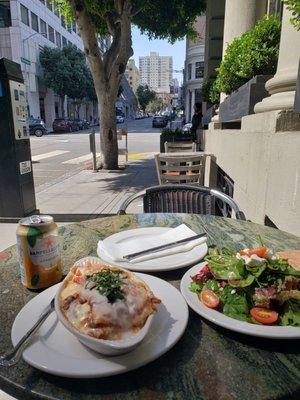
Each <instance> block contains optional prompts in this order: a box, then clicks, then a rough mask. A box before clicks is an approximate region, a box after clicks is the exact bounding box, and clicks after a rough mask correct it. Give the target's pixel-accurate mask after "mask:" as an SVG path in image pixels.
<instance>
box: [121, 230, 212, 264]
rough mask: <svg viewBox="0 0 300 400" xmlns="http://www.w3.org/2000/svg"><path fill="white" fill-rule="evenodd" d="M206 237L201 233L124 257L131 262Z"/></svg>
mask: <svg viewBox="0 0 300 400" xmlns="http://www.w3.org/2000/svg"><path fill="white" fill-rule="evenodd" d="M204 236H206V232H204V233H200V234H199V235H194V236H190V237H188V238H185V239H181V240H177V241H176V242H172V243H168V244H163V245H161V246H156V247H151V248H150V249H147V250H142V251H138V252H137V253H131V254H127V255H125V256H123V259H124V260H125V261H131V260H134V259H135V258H138V257H141V256H144V255H146V254H151V253H157V252H159V251H161V250H165V249H171V248H173V247H176V246H178V245H180V244H183V243H188V242H191V241H192V240H196V239H199V238H201V237H204Z"/></svg>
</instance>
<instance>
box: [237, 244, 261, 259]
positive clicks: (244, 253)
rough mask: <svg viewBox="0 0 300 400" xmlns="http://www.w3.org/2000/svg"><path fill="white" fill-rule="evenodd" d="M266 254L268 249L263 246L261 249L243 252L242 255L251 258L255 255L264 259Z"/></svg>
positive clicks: (256, 248)
mask: <svg viewBox="0 0 300 400" xmlns="http://www.w3.org/2000/svg"><path fill="white" fill-rule="evenodd" d="M266 252H267V248H266V247H265V246H261V247H255V248H253V249H249V250H241V251H240V255H241V256H248V257H250V256H252V254H255V255H257V256H258V257H260V258H264V257H265V256H266Z"/></svg>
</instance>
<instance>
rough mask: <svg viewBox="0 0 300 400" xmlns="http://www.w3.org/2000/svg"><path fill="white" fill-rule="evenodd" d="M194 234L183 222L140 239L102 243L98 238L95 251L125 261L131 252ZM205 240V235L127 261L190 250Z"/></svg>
mask: <svg viewBox="0 0 300 400" xmlns="http://www.w3.org/2000/svg"><path fill="white" fill-rule="evenodd" d="M194 235H196V233H195V232H194V231H193V230H192V229H190V228H189V227H188V226H186V225H185V224H182V225H179V226H177V227H176V228H170V229H169V230H168V231H166V232H164V233H162V234H161V235H156V236H149V237H148V236H147V237H146V238H144V239H142V240H141V238H140V237H138V236H135V237H132V238H128V239H126V240H123V241H121V242H119V243H112V242H110V241H109V240H108V241H106V243H104V241H102V240H100V241H99V242H98V247H97V253H98V256H99V257H101V255H106V256H107V257H109V258H110V259H112V261H125V260H124V258H123V257H124V256H126V255H128V254H132V253H138V252H140V251H143V250H148V249H150V248H152V247H157V246H162V245H165V244H169V243H172V242H175V241H178V240H181V239H186V238H189V237H191V236H194ZM205 242H206V237H205V236H204V237H202V238H199V239H195V240H192V241H191V242H188V243H183V244H180V245H178V246H176V247H172V248H170V249H165V250H161V251H158V252H155V253H151V254H150V253H149V254H145V255H143V256H140V257H137V258H135V259H134V260H131V261H129V262H130V263H132V264H134V263H139V262H141V261H146V260H150V259H153V258H160V257H165V256H169V255H171V254H177V253H183V252H186V251H190V250H192V249H193V248H194V247H195V246H199V245H200V244H202V243H205Z"/></svg>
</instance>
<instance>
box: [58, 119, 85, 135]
mask: <svg viewBox="0 0 300 400" xmlns="http://www.w3.org/2000/svg"><path fill="white" fill-rule="evenodd" d="M52 128H53V132H73V131H78V130H79V127H78V125H77V123H76V122H74V120H71V119H69V118H55V120H54V121H53V124H52Z"/></svg>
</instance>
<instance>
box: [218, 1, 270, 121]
mask: <svg viewBox="0 0 300 400" xmlns="http://www.w3.org/2000/svg"><path fill="white" fill-rule="evenodd" d="M266 10H267V0H226V4H225V20H224V35H223V58H224V55H225V53H226V49H227V46H228V45H229V44H230V43H231V42H232V41H233V40H234V39H235V38H236V37H239V36H241V35H242V34H243V33H244V32H246V31H249V30H250V29H252V28H253V27H254V25H255V23H256V21H257V20H259V19H261V18H262V17H263V15H264V14H265V13H266ZM225 97H226V95H225V94H224V93H221V102H222V101H223V100H224V99H225ZM212 120H213V121H214V122H218V121H219V116H218V115H215V116H214V118H213V119H212Z"/></svg>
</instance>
